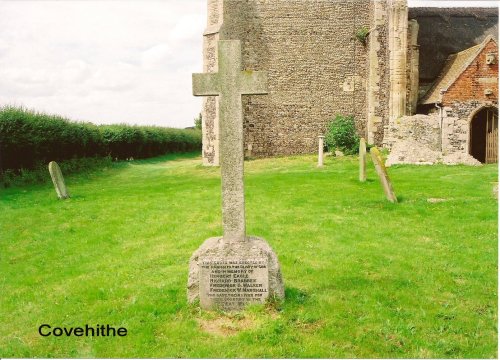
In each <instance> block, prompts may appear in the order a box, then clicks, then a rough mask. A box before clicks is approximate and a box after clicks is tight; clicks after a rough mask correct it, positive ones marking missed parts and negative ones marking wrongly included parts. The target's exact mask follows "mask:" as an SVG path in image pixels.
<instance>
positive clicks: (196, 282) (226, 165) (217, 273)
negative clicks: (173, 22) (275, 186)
mask: <svg viewBox="0 0 500 360" xmlns="http://www.w3.org/2000/svg"><path fill="white" fill-rule="evenodd" d="M218 52H219V57H218V58H219V60H218V61H219V66H218V68H219V72H218V73H206V74H193V94H194V95H195V96H219V119H220V121H219V127H220V132H219V133H220V168H221V177H222V225H223V236H222V237H214V238H210V239H207V240H206V241H205V242H204V243H203V244H202V245H201V246H200V248H198V250H197V251H195V252H194V254H193V255H192V256H191V259H190V261H189V278H188V290H187V293H188V294H187V295H188V301H189V302H194V301H196V300H198V299H199V301H200V305H201V307H202V308H204V309H221V310H240V309H243V308H244V307H245V306H246V305H247V304H250V303H259V302H264V301H265V300H266V299H267V298H269V297H277V298H283V297H284V295H285V294H284V286H283V279H282V277H281V270H280V265H279V262H278V258H277V256H276V254H275V253H274V251H273V250H272V249H271V247H270V246H269V245H268V244H267V242H266V241H265V240H264V239H261V238H257V237H248V236H246V232H245V197H244V188H243V186H244V184H243V164H244V161H243V160H244V158H243V110H242V104H241V96H242V95H250V94H267V74H266V73H263V72H253V71H248V70H246V71H241V43H240V41H238V40H221V41H219V42H218Z"/></svg>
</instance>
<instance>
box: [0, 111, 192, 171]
mask: <svg viewBox="0 0 500 360" xmlns="http://www.w3.org/2000/svg"><path fill="white" fill-rule="evenodd" d="M199 149H201V132H200V131H199V130H191V129H172V128H162V127H155V126H130V125H101V126H97V125H94V124H91V123H75V122H71V121H70V120H68V119H65V118H63V117H61V116H57V115H47V114H43V113H37V112H34V111H30V110H26V109H23V108H15V107H10V106H9V107H3V108H1V109H0V170H2V169H3V170H7V169H13V170H19V169H33V168H35V167H36V166H38V165H39V164H47V163H48V162H49V161H52V160H55V161H63V160H68V159H74V158H84V157H101V156H111V157H112V158H113V159H128V158H131V157H132V158H134V159H141V158H148V157H153V156H158V155H162V154H166V153H171V152H184V151H195V150H199Z"/></svg>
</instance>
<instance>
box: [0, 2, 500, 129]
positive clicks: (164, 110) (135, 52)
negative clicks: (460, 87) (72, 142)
mask: <svg viewBox="0 0 500 360" xmlns="http://www.w3.org/2000/svg"><path fill="white" fill-rule="evenodd" d="M206 1H207V0H162V1H152V0H143V1H131V0H119V1H103V0H100V1H94V0H85V1H32V0H31V1H15V0H11V1H5V0H4V1H0V14H2V19H1V21H0V105H5V104H10V105H22V106H25V107H28V108H32V109H35V110H38V111H43V112H48V113H55V114H59V115H62V116H66V117H69V118H71V119H73V120H84V121H91V122H93V123H96V124H103V123H130V124H156V125H161V126H172V127H187V126H192V125H193V123H194V121H193V119H194V118H195V117H196V116H197V114H198V113H199V112H200V107H201V99H200V98H195V97H193V96H192V93H191V73H193V72H201V70H202V33H203V30H204V28H205V24H206V7H207V6H206ZM408 3H409V5H410V6H498V1H474V0H469V1H418V0H409V1H408Z"/></svg>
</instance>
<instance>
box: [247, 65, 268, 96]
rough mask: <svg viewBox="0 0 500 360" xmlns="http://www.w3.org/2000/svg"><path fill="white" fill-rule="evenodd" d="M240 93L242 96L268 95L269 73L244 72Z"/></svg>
mask: <svg viewBox="0 0 500 360" xmlns="http://www.w3.org/2000/svg"><path fill="white" fill-rule="evenodd" d="M240 91H241V94H242V95H264V94H267V93H268V89H267V71H251V70H244V71H242V72H241V73H240Z"/></svg>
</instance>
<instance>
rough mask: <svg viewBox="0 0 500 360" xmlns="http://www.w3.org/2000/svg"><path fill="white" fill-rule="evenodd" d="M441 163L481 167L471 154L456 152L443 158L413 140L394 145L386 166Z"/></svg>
mask: <svg viewBox="0 0 500 360" xmlns="http://www.w3.org/2000/svg"><path fill="white" fill-rule="evenodd" d="M440 163H443V164H446V165H470V166H480V165H481V163H480V162H479V161H478V160H476V159H474V158H473V157H472V156H470V155H469V154H465V153H458V152H455V153H451V154H448V155H444V156H443V154H441V152H440V151H434V150H431V149H429V148H428V147H427V146H425V145H422V144H420V143H418V142H417V141H415V140H412V139H407V140H401V141H397V142H396V143H394V144H393V147H392V151H391V153H390V154H389V156H388V157H387V160H386V163H385V165H386V166H392V165H399V164H413V165H433V164H440Z"/></svg>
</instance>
